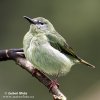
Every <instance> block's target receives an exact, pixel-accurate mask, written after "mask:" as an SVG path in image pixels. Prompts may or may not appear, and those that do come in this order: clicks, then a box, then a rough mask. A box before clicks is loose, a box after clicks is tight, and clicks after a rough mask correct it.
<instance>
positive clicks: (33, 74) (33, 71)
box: [32, 68, 38, 76]
mask: <svg viewBox="0 0 100 100" xmlns="http://www.w3.org/2000/svg"><path fill="white" fill-rule="evenodd" d="M37 72H38V70H37V69H36V68H34V69H33V70H32V76H35V74H36V73H37Z"/></svg>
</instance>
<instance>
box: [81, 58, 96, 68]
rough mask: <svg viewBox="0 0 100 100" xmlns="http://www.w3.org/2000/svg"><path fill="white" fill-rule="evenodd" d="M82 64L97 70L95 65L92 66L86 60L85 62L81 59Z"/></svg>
mask: <svg viewBox="0 0 100 100" xmlns="http://www.w3.org/2000/svg"><path fill="white" fill-rule="evenodd" d="M80 63H83V64H85V65H87V66H90V67H92V68H95V66H94V65H92V64H90V63H88V62H87V61H85V60H83V59H80Z"/></svg>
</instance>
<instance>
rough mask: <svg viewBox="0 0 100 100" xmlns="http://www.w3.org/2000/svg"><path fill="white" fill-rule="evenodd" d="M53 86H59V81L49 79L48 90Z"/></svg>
mask: <svg viewBox="0 0 100 100" xmlns="http://www.w3.org/2000/svg"><path fill="white" fill-rule="evenodd" d="M54 86H57V87H58V88H59V83H58V82H57V80H51V81H50V82H49V84H48V88H49V92H50V91H51V90H52V88H53V87H54Z"/></svg>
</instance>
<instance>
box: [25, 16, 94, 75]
mask: <svg viewBox="0 0 100 100" xmlns="http://www.w3.org/2000/svg"><path fill="white" fill-rule="evenodd" d="M24 18H25V19H26V20H27V21H28V22H29V23H30V28H29V31H28V32H27V33H26V34H25V36H24V38H23V50H24V54H25V57H26V59H27V60H28V61H30V62H31V63H32V64H33V66H34V68H36V69H38V70H39V71H41V72H43V73H45V74H47V75H51V76H63V75H65V74H67V73H68V72H69V71H70V70H71V68H72V66H73V65H75V64H84V65H87V66H90V67H92V68H95V66H94V65H92V64H90V63H88V62H87V61H85V60H83V59H82V58H80V57H79V56H78V55H76V54H75V52H74V50H73V49H72V47H70V46H69V45H68V43H67V42H66V40H65V39H64V38H63V37H62V36H61V35H60V34H59V33H58V32H57V31H56V29H55V28H54V26H53V24H52V23H51V22H50V21H49V20H47V19H45V18H43V17H36V18H30V17H28V16H24Z"/></svg>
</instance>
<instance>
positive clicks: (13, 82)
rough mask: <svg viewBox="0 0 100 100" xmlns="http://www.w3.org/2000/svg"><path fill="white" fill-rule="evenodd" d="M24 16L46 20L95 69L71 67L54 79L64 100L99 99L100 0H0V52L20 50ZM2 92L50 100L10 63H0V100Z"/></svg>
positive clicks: (37, 84)
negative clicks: (64, 73) (64, 74)
mask: <svg viewBox="0 0 100 100" xmlns="http://www.w3.org/2000/svg"><path fill="white" fill-rule="evenodd" d="M24 15H26V16H30V17H38V16H42V17H45V18H47V19H49V20H50V21H51V22H52V23H53V25H54V26H55V28H56V30H57V31H58V32H59V33H60V34H61V35H62V36H63V37H65V38H66V40H67V42H68V43H69V44H70V45H71V46H72V47H73V48H74V50H75V52H76V53H77V54H78V55H79V56H81V57H82V58H84V59H85V60H87V61H89V62H91V63H92V64H94V65H95V66H96V69H92V68H89V67H87V66H84V65H75V66H73V68H72V70H71V72H70V73H68V74H67V75H66V76H64V77H60V78H59V79H58V80H59V83H60V89H61V91H62V92H63V93H64V94H65V95H66V96H67V97H68V100H100V96H99V95H100V66H99V65H100V53H99V52H100V0H0V49H5V48H22V41H23V36H24V35H25V33H26V32H27V31H28V29H29V23H28V22H27V21H26V20H25V19H24V18H23V16H24ZM5 92H27V93H28V95H33V96H34V100H51V99H52V96H51V94H50V93H49V91H48V90H47V88H45V87H44V86H43V85H42V84H41V83H40V82H38V81H37V80H36V79H35V78H33V77H32V76H31V75H30V74H29V73H28V72H26V71H25V70H23V69H22V68H20V67H19V66H17V65H16V64H15V63H14V62H13V61H5V62H0V100H4V99H3V98H2V96H3V95H4V93H5ZM97 94H98V95H97ZM7 100H10V99H7ZM16 100H17V99H16ZM18 100H19V99H18ZM20 100H21V99H20ZM22 100H24V99H22ZM25 100H26V99H25ZM27 100H29V99H27Z"/></svg>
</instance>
